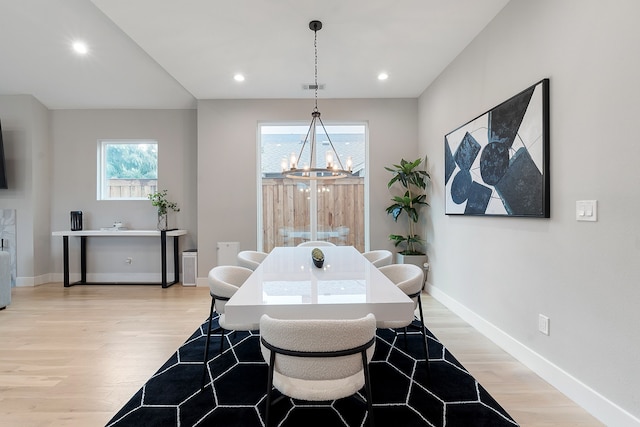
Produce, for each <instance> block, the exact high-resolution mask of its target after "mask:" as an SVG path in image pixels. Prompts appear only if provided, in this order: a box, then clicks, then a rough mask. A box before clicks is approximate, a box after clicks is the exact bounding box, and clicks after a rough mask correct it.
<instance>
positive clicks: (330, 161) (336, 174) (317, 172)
mask: <svg viewBox="0 0 640 427" xmlns="http://www.w3.org/2000/svg"><path fill="white" fill-rule="evenodd" d="M309 29H311V30H312V31H313V47H314V51H315V72H314V77H315V80H314V85H313V86H311V85H309V88H310V89H314V90H315V107H314V109H313V111H312V112H311V124H310V125H309V130H308V132H307V136H306V137H305V139H304V142H303V143H302V147H301V148H300V153H299V154H298V155H297V156H296V154H295V153H291V158H290V159H289V164H288V165H287V161H286V160H283V162H282V173H283V174H284V176H285V177H287V178H293V179H308V180H314V179H336V178H345V177H348V176H351V175H352V172H351V168H352V160H351V157H349V158H348V159H347V163H346V166H347V167H346V168H345V167H344V166H343V165H342V162H341V161H340V157H339V156H338V152H337V151H336V149H335V147H334V146H333V142H331V138H330V137H329V134H328V133H327V129H326V128H325V127H324V123H322V119H321V118H320V111H318V31H320V30H321V29H322V22H320V21H311V22H309ZM318 123H320V126H322V130H323V131H324V134H325V135H326V136H327V140H328V141H329V145H330V146H331V150H330V151H327V153H326V157H325V160H326V167H325V168H320V167H318V164H317V158H316V157H317V156H316V126H317V124H318ZM307 145H309V150H310V158H309V162H308V163H303V159H302V154H303V152H304V149H305V147H306V146H307Z"/></svg>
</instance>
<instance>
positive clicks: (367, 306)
mask: <svg viewBox="0 0 640 427" xmlns="http://www.w3.org/2000/svg"><path fill="white" fill-rule="evenodd" d="M320 249H321V250H322V252H323V253H324V258H325V259H324V264H323V266H322V268H318V267H316V266H315V265H314V264H313V261H312V258H311V251H312V250H313V248H312V247H276V248H274V249H273V250H272V251H271V252H270V253H269V255H268V256H267V257H266V258H265V260H264V261H263V262H262V263H261V264H260V266H259V267H258V268H257V269H256V270H255V271H254V272H253V274H252V275H251V276H250V277H249V278H248V279H247V281H246V282H245V283H244V284H243V285H242V286H241V287H240V289H239V290H238V291H237V292H236V293H235V294H234V295H233V297H231V299H230V300H229V301H228V302H227V304H226V306H225V316H226V318H227V321H228V322H229V323H230V324H234V323H242V324H247V323H259V321H260V317H261V316H262V315H263V314H268V315H269V316H271V317H276V318H281V319H355V318H359V317H363V316H365V315H367V314H368V313H373V314H374V316H375V317H376V319H377V320H384V321H386V320H402V321H409V320H411V319H413V316H414V313H413V311H414V308H415V307H414V302H413V301H412V300H411V299H410V298H409V297H407V295H406V294H405V293H404V292H402V291H401V290H400V289H398V287H397V286H396V285H395V284H394V283H393V282H391V281H390V280H389V279H388V278H387V277H386V276H385V275H384V274H382V273H381V272H380V271H379V270H378V269H377V268H376V267H375V266H374V265H373V264H371V262H369V261H368V260H367V259H366V258H365V257H364V256H363V255H362V254H361V253H360V252H358V251H357V250H356V249H355V248H354V247H353V246H323V247H321V248H320Z"/></svg>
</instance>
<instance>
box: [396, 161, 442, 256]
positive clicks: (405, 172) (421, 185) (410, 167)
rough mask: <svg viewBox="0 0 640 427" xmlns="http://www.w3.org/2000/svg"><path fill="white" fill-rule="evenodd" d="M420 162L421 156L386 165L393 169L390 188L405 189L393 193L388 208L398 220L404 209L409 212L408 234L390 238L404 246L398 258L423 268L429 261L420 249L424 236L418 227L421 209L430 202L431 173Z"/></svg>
mask: <svg viewBox="0 0 640 427" xmlns="http://www.w3.org/2000/svg"><path fill="white" fill-rule="evenodd" d="M421 163H422V159H420V158H418V159H417V160H414V161H413V162H408V161H406V160H405V159H402V160H401V161H400V164H399V165H393V167H385V169H386V170H388V171H389V172H391V173H392V177H391V180H390V181H389V183H388V184H387V188H388V189H391V187H393V186H394V185H397V186H400V187H402V189H403V194H402V195H400V196H394V197H393V198H392V199H391V200H392V201H393V204H392V205H391V206H389V207H388V208H387V214H389V215H391V216H393V220H394V221H395V222H398V218H399V217H400V216H401V215H402V213H403V212H404V213H405V214H406V216H407V225H408V230H407V231H408V234H406V235H400V234H391V235H389V239H390V240H391V241H393V242H394V244H395V246H396V247H398V246H401V247H404V249H403V250H402V251H400V252H398V253H397V255H396V262H397V263H399V264H402V263H411V264H416V265H418V266H419V267H421V268H422V266H423V265H424V263H425V262H426V261H427V256H426V254H425V253H424V252H423V251H422V250H421V247H422V243H423V240H422V238H421V237H420V236H419V235H418V234H417V232H416V227H417V224H418V221H419V219H420V209H421V208H422V207H423V206H428V205H429V204H428V203H427V202H426V201H425V199H426V198H427V195H426V188H427V183H428V182H429V180H430V179H431V177H430V176H429V174H428V173H427V172H426V171H425V170H422V169H418V166H420V164H421ZM425 166H426V159H425Z"/></svg>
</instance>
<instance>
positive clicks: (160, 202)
mask: <svg viewBox="0 0 640 427" xmlns="http://www.w3.org/2000/svg"><path fill="white" fill-rule="evenodd" d="M147 197H148V198H149V200H151V204H152V205H153V206H155V207H157V208H158V215H166V214H167V211H168V210H169V209H171V210H172V211H174V212H180V208H179V207H178V204H177V203H176V202H170V201H168V200H167V190H162V191H157V192H155V193H152V194H149V195H148V196H147Z"/></svg>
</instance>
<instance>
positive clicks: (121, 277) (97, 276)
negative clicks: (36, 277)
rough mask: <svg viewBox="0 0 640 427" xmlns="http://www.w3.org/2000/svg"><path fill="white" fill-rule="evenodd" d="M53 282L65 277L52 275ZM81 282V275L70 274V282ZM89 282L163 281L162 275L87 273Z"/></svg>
mask: <svg viewBox="0 0 640 427" xmlns="http://www.w3.org/2000/svg"><path fill="white" fill-rule="evenodd" d="M50 276H51V278H52V279H53V280H51V281H53V282H62V281H63V280H64V275H63V274H62V273H52V274H51V275H50ZM79 280H80V273H71V274H69V282H71V283H73V282H77V281H79ZM167 280H168V281H173V272H170V273H169V274H168V275H167ZM87 281H88V282H103V283H118V282H121V283H134V282H139V283H158V284H159V283H160V282H161V281H162V274H161V273H87Z"/></svg>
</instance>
